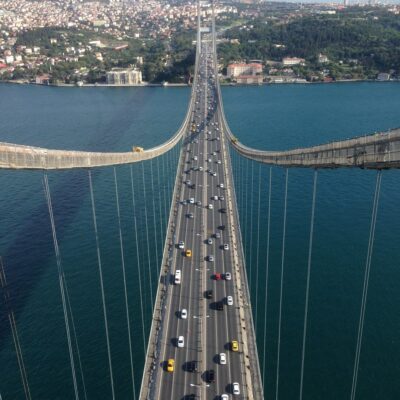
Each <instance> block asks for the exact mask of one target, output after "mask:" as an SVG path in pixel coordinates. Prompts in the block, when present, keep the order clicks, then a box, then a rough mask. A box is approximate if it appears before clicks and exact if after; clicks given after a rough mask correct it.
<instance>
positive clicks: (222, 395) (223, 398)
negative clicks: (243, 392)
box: [220, 393, 229, 400]
mask: <svg viewBox="0 0 400 400" xmlns="http://www.w3.org/2000/svg"><path fill="white" fill-rule="evenodd" d="M220 399H221V400H229V395H227V394H226V393H224V394H221V396H220Z"/></svg>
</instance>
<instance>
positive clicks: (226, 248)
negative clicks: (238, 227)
mask: <svg viewBox="0 0 400 400" xmlns="http://www.w3.org/2000/svg"><path fill="white" fill-rule="evenodd" d="M224 250H229V244H228V243H225V244H224ZM186 251H187V250H186Z"/></svg>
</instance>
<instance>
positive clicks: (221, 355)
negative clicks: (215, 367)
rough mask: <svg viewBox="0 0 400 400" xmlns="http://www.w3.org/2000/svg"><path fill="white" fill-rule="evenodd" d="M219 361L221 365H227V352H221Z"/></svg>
mask: <svg viewBox="0 0 400 400" xmlns="http://www.w3.org/2000/svg"><path fill="white" fill-rule="evenodd" d="M219 363H220V364H221V365H225V364H226V354H225V353H220V355H219Z"/></svg>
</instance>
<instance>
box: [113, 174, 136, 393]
mask: <svg viewBox="0 0 400 400" xmlns="http://www.w3.org/2000/svg"><path fill="white" fill-rule="evenodd" d="M114 186H115V199H116V203H117V220H118V231H119V244H120V250H121V266H122V277H123V281H124V296H125V312H126V325H127V327H128V345H129V359H130V362H131V378H132V392H133V398H135V396H136V388H135V373H134V370H133V354H132V335H131V320H130V317H129V306H128V289H127V285H126V271H125V255H124V243H123V238H122V227H121V210H120V206H119V194H118V181H117V169H116V168H115V167H114Z"/></svg>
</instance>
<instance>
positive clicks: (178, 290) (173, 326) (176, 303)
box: [163, 152, 190, 393]
mask: <svg viewBox="0 0 400 400" xmlns="http://www.w3.org/2000/svg"><path fill="white" fill-rule="evenodd" d="M189 157H190V153H188V152H186V156H185V163H186V162H187V161H188V159H189ZM185 165H186V164H185ZM182 192H183V193H182V194H181V196H180V199H182V198H184V199H185V198H186V196H187V195H188V192H189V189H188V188H187V187H186V185H182ZM183 213H184V210H183V208H182V206H180V209H179V210H178V213H177V221H176V225H177V227H178V229H177V232H179V233H178V235H179V237H184V238H185V239H186V230H187V227H188V225H187V223H182V222H183V221H184V220H183ZM185 239H179V240H185ZM179 240H178V241H179ZM186 242H187V240H186ZM181 251H182V250H180V249H176V252H175V253H176V254H175V255H174V256H175V257H174V269H173V271H176V270H177V269H179V264H180V257H181V254H180V252H181ZM183 263H184V262H182V265H183ZM184 274H185V271H182V282H183V280H184V279H185V278H184ZM172 290H173V292H174V293H173V300H172V301H171V308H170V310H171V311H172V310H173V311H174V312H173V313H172V315H170V324H169V330H168V333H167V338H166V339H167V343H166V346H167V352H168V353H169V354H170V355H169V357H168V358H173V359H174V360H175V362H176V367H178V365H179V360H176V359H177V355H176V347H175V345H176V343H174V341H173V340H174V338H173V336H176V334H175V335H174V333H175V332H177V329H178V323H179V321H178V320H177V315H176V314H175V313H176V312H177V311H178V310H179V308H180V301H181V297H182V295H183V293H182V292H185V290H183V291H182V285H175V286H174V287H173V289H172ZM178 371H179V370H178ZM178 371H177V372H178ZM171 375H172V376H171V377H169V378H167V379H166V385H164V386H163V392H166V393H171V391H172V390H173V386H174V385H176V383H175V381H179V380H180V376H179V375H180V374H179V372H178V373H177V374H175V371H174V373H173V374H171Z"/></svg>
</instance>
